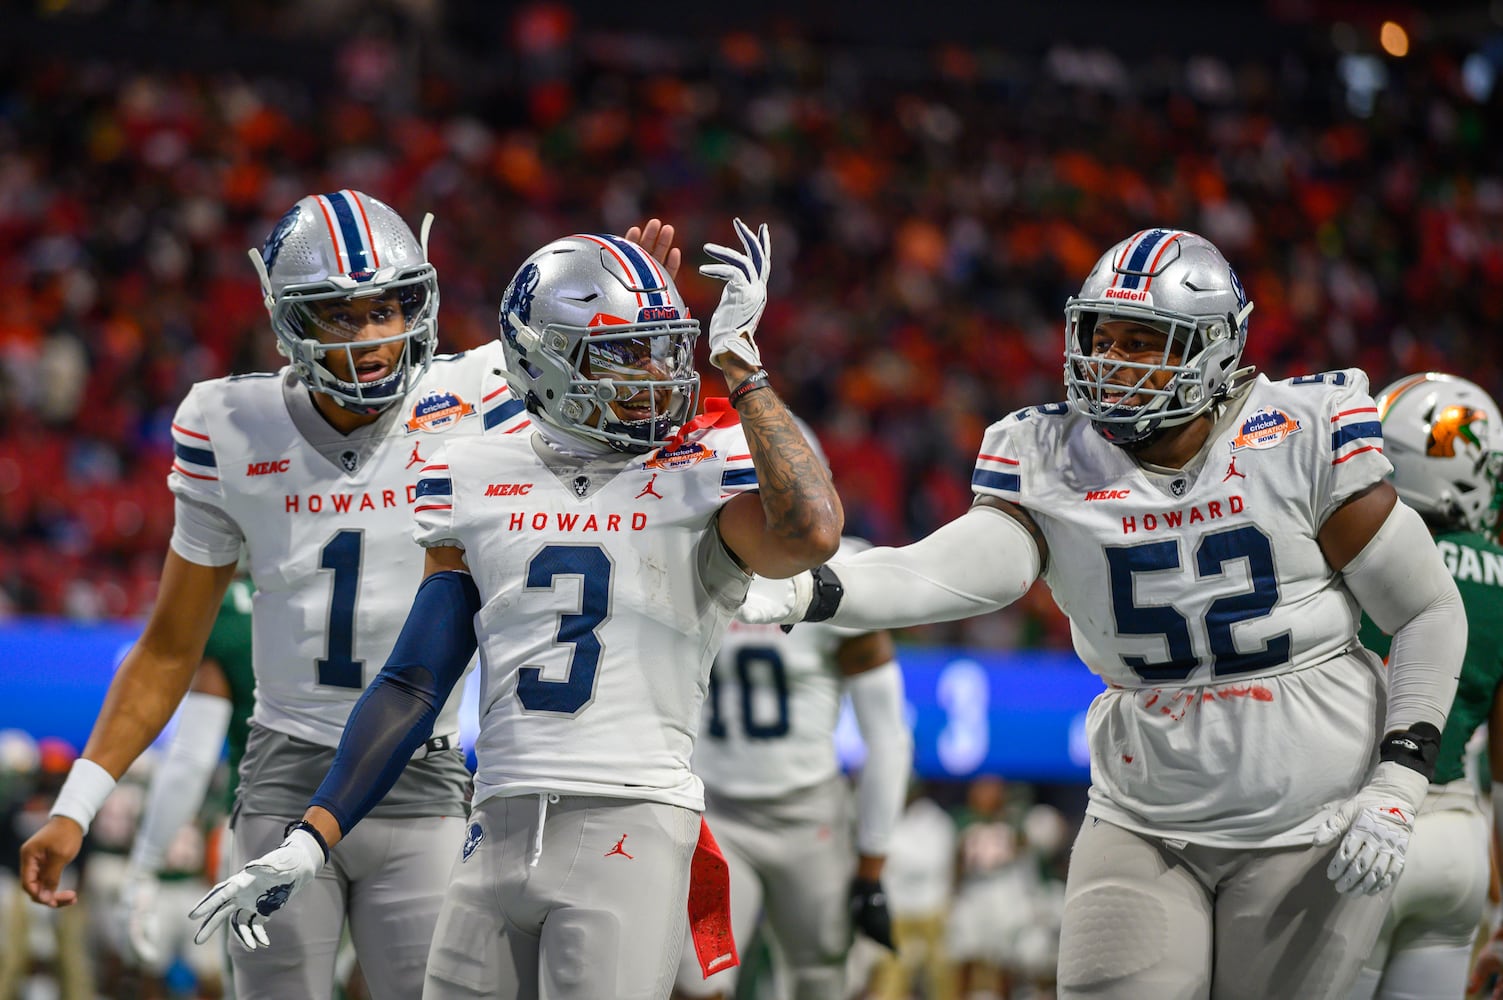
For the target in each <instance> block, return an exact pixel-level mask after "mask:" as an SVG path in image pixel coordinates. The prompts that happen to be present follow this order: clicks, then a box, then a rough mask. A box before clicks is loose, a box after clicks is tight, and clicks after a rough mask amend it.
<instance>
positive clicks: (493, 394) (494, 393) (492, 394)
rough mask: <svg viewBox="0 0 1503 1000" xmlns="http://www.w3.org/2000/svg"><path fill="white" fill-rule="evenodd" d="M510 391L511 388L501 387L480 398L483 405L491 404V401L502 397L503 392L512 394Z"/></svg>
mask: <svg viewBox="0 0 1503 1000" xmlns="http://www.w3.org/2000/svg"><path fill="white" fill-rule="evenodd" d="M510 391H511V387H510V386H505V385H503V386H500V387H499V388H496V389H493V390H491V391H490V392H488V393H486V394H485V395H484V396H482V397H481V398H480V401H481V402H482V403H489V402H490V401H491V400H493V399H495V398H496V397H497V396H499V395H501V394H502V393H503V392H510Z"/></svg>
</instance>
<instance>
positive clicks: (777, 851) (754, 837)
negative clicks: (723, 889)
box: [678, 776, 856, 1000]
mask: <svg viewBox="0 0 1503 1000" xmlns="http://www.w3.org/2000/svg"><path fill="white" fill-rule="evenodd" d="M705 820H706V821H707V822H708V823H709V824H710V832H712V833H713V834H714V835H715V842H716V843H718V844H719V845H720V850H721V853H723V854H724V855H725V861H726V865H727V866H728V867H729V868H730V874H731V926H732V928H734V930H735V936H736V946H737V947H738V948H745V947H746V946H747V944H749V943H750V942H751V939H752V935H753V933H754V932H755V931H756V928H757V921H758V919H759V918H760V917H762V916H763V915H764V914H765V915H766V918H767V921H768V923H769V925H770V926H771V928H772V932H773V936H774V937H775V938H776V939H777V942H778V947H779V948H780V949H781V951H782V954H783V957H784V958H785V959H786V960H787V963H788V973H789V977H790V979H791V980H792V984H791V985H792V989H791V995H792V997H793V1000H828V998H831V997H834V998H839V997H842V996H844V995H845V960H846V953H847V952H848V951H850V948H851V917H850V887H851V876H852V875H853V874H855V871H856V847H855V843H854V826H853V821H852V817H851V792H850V786H849V785H848V784H847V783H846V779H845V777H844V776H836V777H834V778H832V779H830V780H829V781H824V782H820V783H819V784H818V785H815V786H813V787H811V788H806V789H800V790H799V791H797V792H795V793H793V794H792V795H788V796H784V797H783V798H778V799H741V800H737V799H729V798H724V797H721V796H718V795H715V794H714V793H713V792H710V791H708V790H707V791H706V793H705ZM738 971H739V970H738V969H735V968H731V969H726V970H725V971H724V972H717V973H715V975H713V976H711V977H710V978H709V979H705V978H703V972H702V971H701V970H700V967H699V962H698V961H696V960H695V958H694V954H693V949H692V948H691V947H690V946H689V945H688V944H687V943H686V944H685V946H684V953H683V955H682V957H681V958H680V959H679V972H678V991H679V992H680V993H681V994H683V995H685V996H690V997H709V996H716V995H717V994H718V995H722V996H726V997H729V996H733V995H734V994H735V992H736V980H737V978H738V977H737V975H736V973H737V972H738Z"/></svg>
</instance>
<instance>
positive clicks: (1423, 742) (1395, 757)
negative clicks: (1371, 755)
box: [1378, 722, 1440, 778]
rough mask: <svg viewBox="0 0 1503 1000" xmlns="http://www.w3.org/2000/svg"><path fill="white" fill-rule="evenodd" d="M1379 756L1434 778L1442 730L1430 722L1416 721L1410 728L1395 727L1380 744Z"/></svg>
mask: <svg viewBox="0 0 1503 1000" xmlns="http://www.w3.org/2000/svg"><path fill="white" fill-rule="evenodd" d="M1378 757H1379V759H1381V760H1385V761H1392V762H1393V763H1395V764H1403V765H1404V766H1405V767H1407V768H1410V769H1411V770H1415V771H1418V772H1419V773H1420V774H1423V775H1424V776H1425V777H1426V778H1433V777H1435V763H1436V760H1437V759H1438V758H1439V757H1440V730H1439V729H1436V728H1435V727H1434V726H1432V725H1430V723H1428V722H1416V723H1415V724H1414V725H1412V726H1410V727H1409V728H1408V729H1395V730H1394V731H1393V732H1391V733H1389V734H1388V735H1386V736H1384V737H1383V742H1381V743H1379V744H1378Z"/></svg>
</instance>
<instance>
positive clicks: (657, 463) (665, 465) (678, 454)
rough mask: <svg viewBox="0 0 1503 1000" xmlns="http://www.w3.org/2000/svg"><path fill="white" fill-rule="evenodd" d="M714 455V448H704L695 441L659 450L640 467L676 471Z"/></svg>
mask: <svg viewBox="0 0 1503 1000" xmlns="http://www.w3.org/2000/svg"><path fill="white" fill-rule="evenodd" d="M714 457H715V450H714V449H713V448H706V447H705V446H704V445H702V444H700V443H698V442H695V443H694V444H686V445H684V446H683V447H682V448H677V449H675V450H673V451H661V450H660V451H659V452H658V453H657V454H655V455H653V456H652V457H651V458H649V459H648V460H647V461H645V462H643V463H642V468H644V469H662V470H663V471H664V472H677V471H679V470H680V469H687V468H689V467H690V466H691V465H698V464H699V463H700V462H703V461H704V460H705V459H707V458H714Z"/></svg>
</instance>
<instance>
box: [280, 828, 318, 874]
mask: <svg viewBox="0 0 1503 1000" xmlns="http://www.w3.org/2000/svg"><path fill="white" fill-rule="evenodd" d="M293 830H302V831H303V832H304V833H306V834H307V835H308V836H310V837H312V838H313V840H314V841H315V842H316V843H317V844H318V849H319V850H320V851H323V852H324V864H328V863H329V842H328V841H327V840H325V839H324V835H323V834H321V833H319V832H318V827H316V826H314V825H313V824H312V823H310V822H308V821H307V820H305V819H295V820H293V821H292V822H291V823H288V824H287V826H286V828H285V829H283V830H282V839H283V840H286V839H287V838H288V837H290V836H292V831H293Z"/></svg>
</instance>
